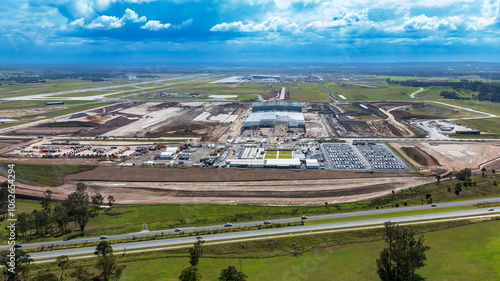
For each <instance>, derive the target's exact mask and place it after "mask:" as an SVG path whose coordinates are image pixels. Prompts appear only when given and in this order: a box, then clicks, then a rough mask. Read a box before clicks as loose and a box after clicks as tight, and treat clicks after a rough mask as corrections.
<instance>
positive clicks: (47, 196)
mask: <svg viewBox="0 0 500 281" xmlns="http://www.w3.org/2000/svg"><path fill="white" fill-rule="evenodd" d="M43 195H44V197H43V199H42V201H41V202H40V204H42V208H43V209H44V210H45V211H46V212H47V213H48V214H49V215H50V212H51V208H52V199H51V197H52V191H51V190H50V189H47V190H46V191H45V192H44V193H43Z"/></svg>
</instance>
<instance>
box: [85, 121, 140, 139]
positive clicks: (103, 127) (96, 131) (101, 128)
mask: <svg viewBox="0 0 500 281" xmlns="http://www.w3.org/2000/svg"><path fill="white" fill-rule="evenodd" d="M134 121H135V120H131V119H128V118H125V117H123V116H119V117H116V118H113V119H111V120H109V121H107V122H106V123H104V124H97V126H95V127H94V128H93V129H91V130H87V131H85V132H81V133H79V135H80V136H82V137H93V136H97V135H103V134H105V133H107V132H109V131H112V130H114V129H116V128H119V127H123V126H125V125H128V124H130V123H132V122H134ZM82 123H86V122H82Z"/></svg>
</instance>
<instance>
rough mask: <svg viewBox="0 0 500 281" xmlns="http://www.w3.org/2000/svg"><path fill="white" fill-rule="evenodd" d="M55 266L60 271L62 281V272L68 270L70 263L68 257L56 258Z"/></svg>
mask: <svg viewBox="0 0 500 281" xmlns="http://www.w3.org/2000/svg"><path fill="white" fill-rule="evenodd" d="M56 263H57V266H58V267H59V268H60V269H61V278H60V279H61V280H63V276H64V270H65V269H66V268H68V266H69V264H70V261H69V258H68V256H66V255H63V256H59V257H57V258H56Z"/></svg>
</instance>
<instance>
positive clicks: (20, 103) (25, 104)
mask: <svg viewBox="0 0 500 281" xmlns="http://www.w3.org/2000/svg"><path fill="white" fill-rule="evenodd" d="M47 101H49V100H16V101H1V102H0V110H2V109H17V108H35V107H42V108H41V110H44V109H46V108H48V107H46V106H45V102H47ZM88 102H89V101H88V100H65V101H64V104H65V105H74V104H82V103H88Z"/></svg>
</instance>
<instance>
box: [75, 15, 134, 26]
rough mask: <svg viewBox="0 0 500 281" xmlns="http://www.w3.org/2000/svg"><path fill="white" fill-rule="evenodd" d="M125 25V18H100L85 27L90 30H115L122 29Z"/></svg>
mask: <svg viewBox="0 0 500 281" xmlns="http://www.w3.org/2000/svg"><path fill="white" fill-rule="evenodd" d="M124 24H125V23H124V21H123V18H121V19H119V18H117V17H110V16H99V17H97V18H96V19H94V20H93V21H92V22H91V23H90V24H88V25H87V26H85V27H86V28H88V29H113V28H120V27H122V26H123V25H124Z"/></svg>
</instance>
